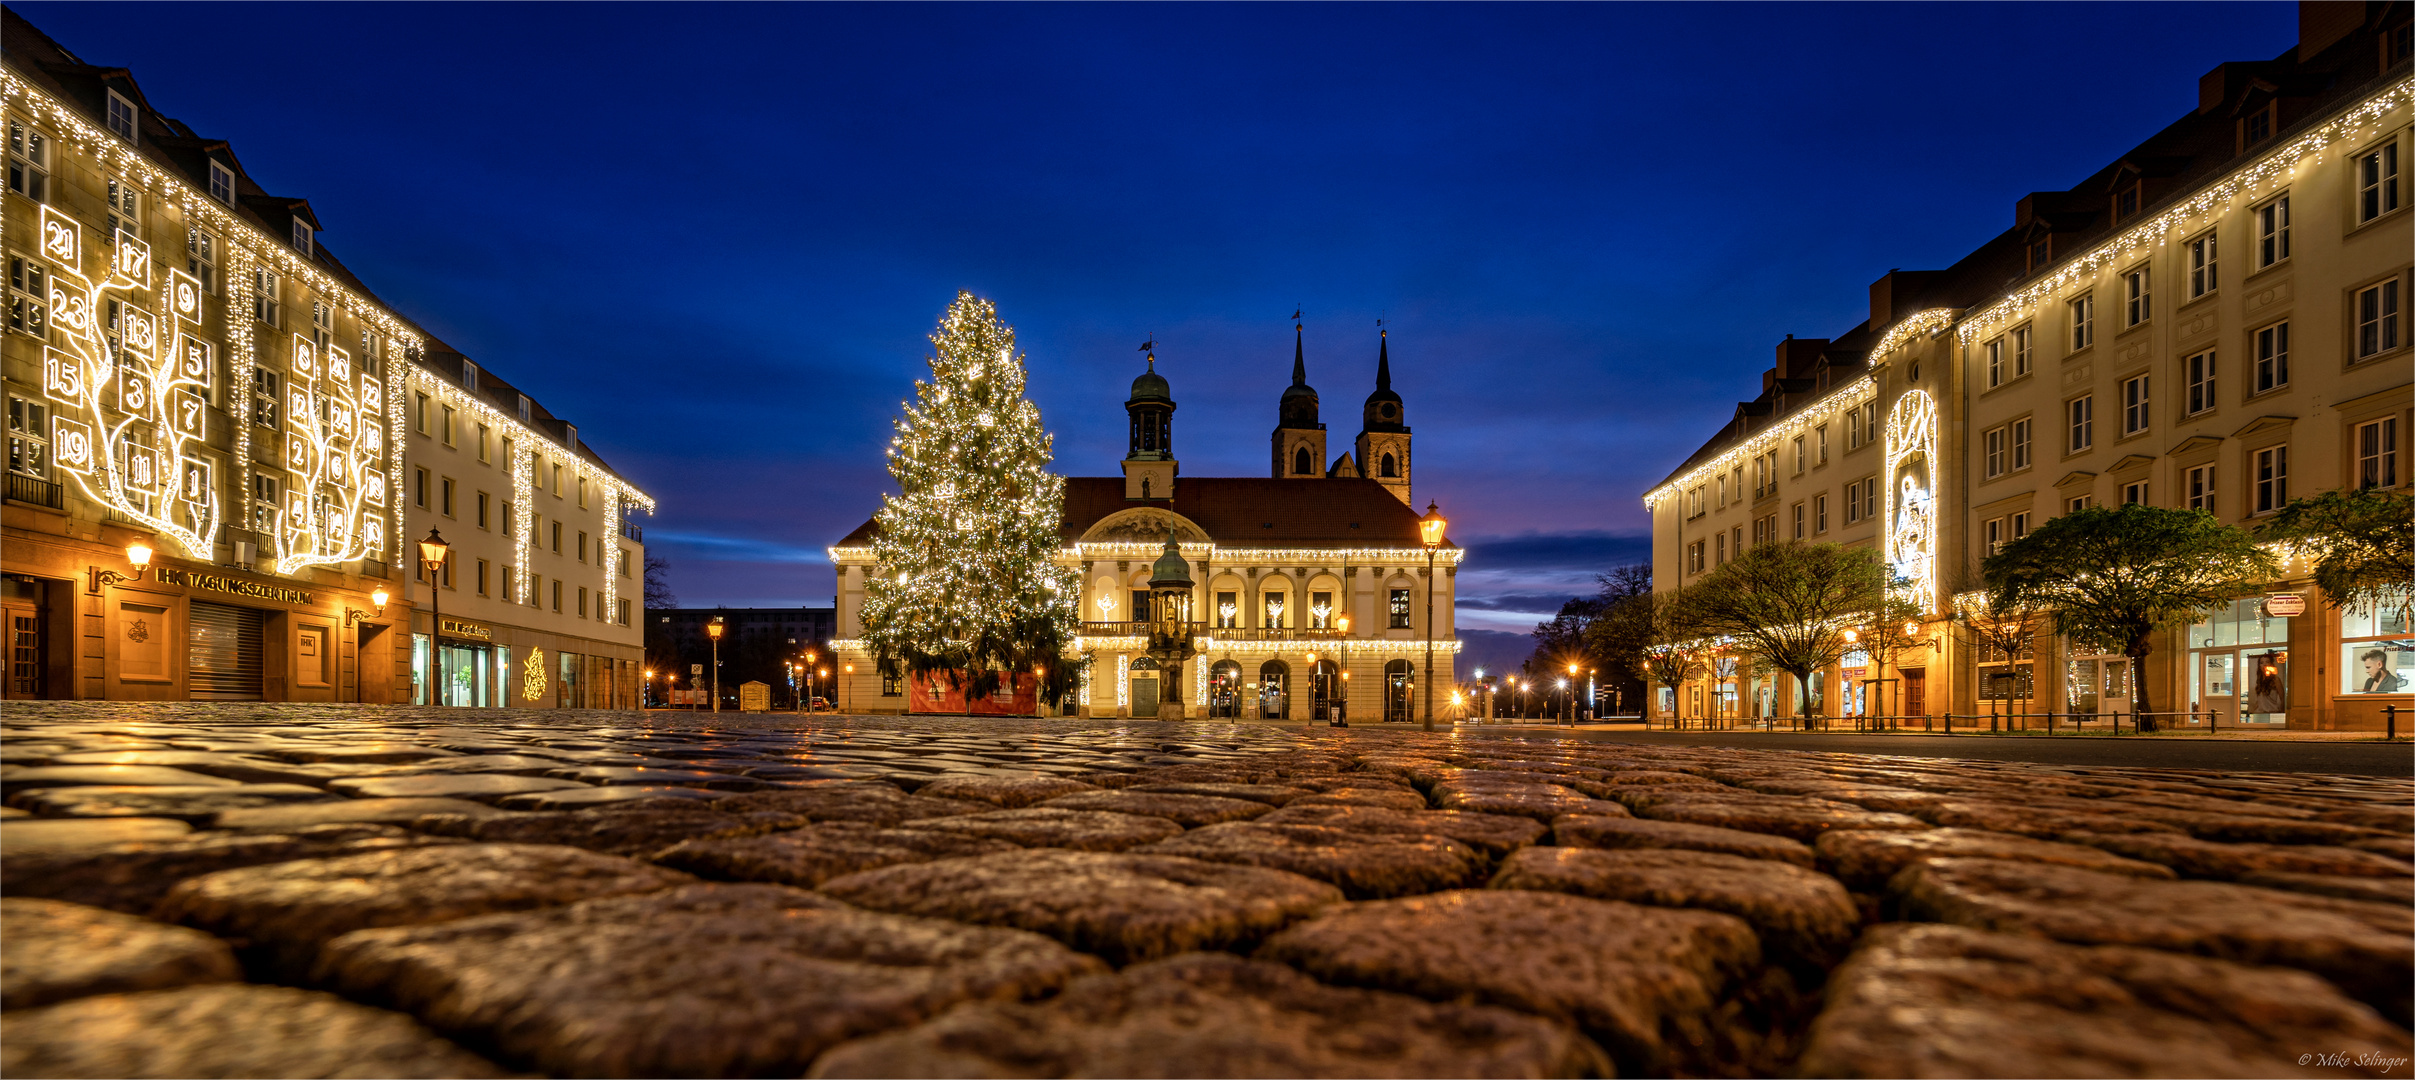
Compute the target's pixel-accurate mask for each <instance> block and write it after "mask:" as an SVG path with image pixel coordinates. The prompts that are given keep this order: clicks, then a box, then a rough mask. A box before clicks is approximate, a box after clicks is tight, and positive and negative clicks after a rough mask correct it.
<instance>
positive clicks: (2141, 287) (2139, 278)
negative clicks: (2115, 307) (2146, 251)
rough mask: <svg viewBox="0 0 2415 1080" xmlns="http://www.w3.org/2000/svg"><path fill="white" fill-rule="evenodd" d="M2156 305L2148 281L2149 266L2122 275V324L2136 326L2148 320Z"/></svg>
mask: <svg viewBox="0 0 2415 1080" xmlns="http://www.w3.org/2000/svg"><path fill="white" fill-rule="evenodd" d="M2153 306H2154V302H2153V298H2152V297H2151V295H2150V290H2149V289H2148V282H2147V268H2146V267H2144V266H2141V267H2139V268H2137V269H2135V270H2132V271H2130V272H2129V273H2126V274H2123V275H2122V326H2124V327H2131V326H2136V325H2138V324H2140V323H2142V322H2145V321H2147V317H2148V316H2149V315H2151V314H2153V312H2152V310H2151V309H2152V308H2153Z"/></svg>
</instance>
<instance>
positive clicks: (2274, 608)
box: [2264, 593, 2306, 619]
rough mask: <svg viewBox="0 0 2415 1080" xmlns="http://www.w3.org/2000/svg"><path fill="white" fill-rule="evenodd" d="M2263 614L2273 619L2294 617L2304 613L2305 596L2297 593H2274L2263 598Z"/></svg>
mask: <svg viewBox="0 0 2415 1080" xmlns="http://www.w3.org/2000/svg"><path fill="white" fill-rule="evenodd" d="M2264 614H2265V615H2267V616H2269V617H2271V618H2275V619H2294V618H2297V617H2298V616H2300V615H2304V614H2306V598H2305V597H2304V596H2302V595H2300V594H2298V593H2275V594H2273V595H2271V596H2267V597H2265V598H2264Z"/></svg>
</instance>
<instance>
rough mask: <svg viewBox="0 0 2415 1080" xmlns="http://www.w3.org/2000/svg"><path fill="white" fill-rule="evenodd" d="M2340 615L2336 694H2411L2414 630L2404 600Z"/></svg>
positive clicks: (2413, 686)
mask: <svg viewBox="0 0 2415 1080" xmlns="http://www.w3.org/2000/svg"><path fill="white" fill-rule="evenodd" d="M2381 608H2382V610H2379V611H2345V612H2342V613H2341V616H2340V665H2339V670H2340V693H2343V694H2406V693H2415V627H2410V626H2409V625H2408V623H2407V598H2406V597H2405V596H2404V595H2401V596H2399V597H2398V598H2397V599H2396V601H2395V602H2385V603H2383V604H2382V605H2381Z"/></svg>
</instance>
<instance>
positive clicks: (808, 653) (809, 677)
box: [797, 649, 820, 712]
mask: <svg viewBox="0 0 2415 1080" xmlns="http://www.w3.org/2000/svg"><path fill="white" fill-rule="evenodd" d="M818 659H820V657H819V656H818V655H816V654H815V653H814V651H813V650H812V649H807V650H805V700H804V701H803V702H802V703H800V705H799V707H798V709H797V711H798V712H812V711H813V662H814V661H815V660H818Z"/></svg>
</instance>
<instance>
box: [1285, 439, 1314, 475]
mask: <svg viewBox="0 0 2415 1080" xmlns="http://www.w3.org/2000/svg"><path fill="white" fill-rule="evenodd" d="M1315 467H1316V466H1315V465H1314V464H1312V463H1310V461H1309V460H1308V448H1307V447H1305V446H1303V447H1301V448H1299V449H1298V450H1296V451H1294V452H1293V453H1292V455H1291V471H1292V472H1294V473H1296V474H1298V475H1301V476H1306V475H1308V470H1310V469H1313V468H1315Z"/></svg>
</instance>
